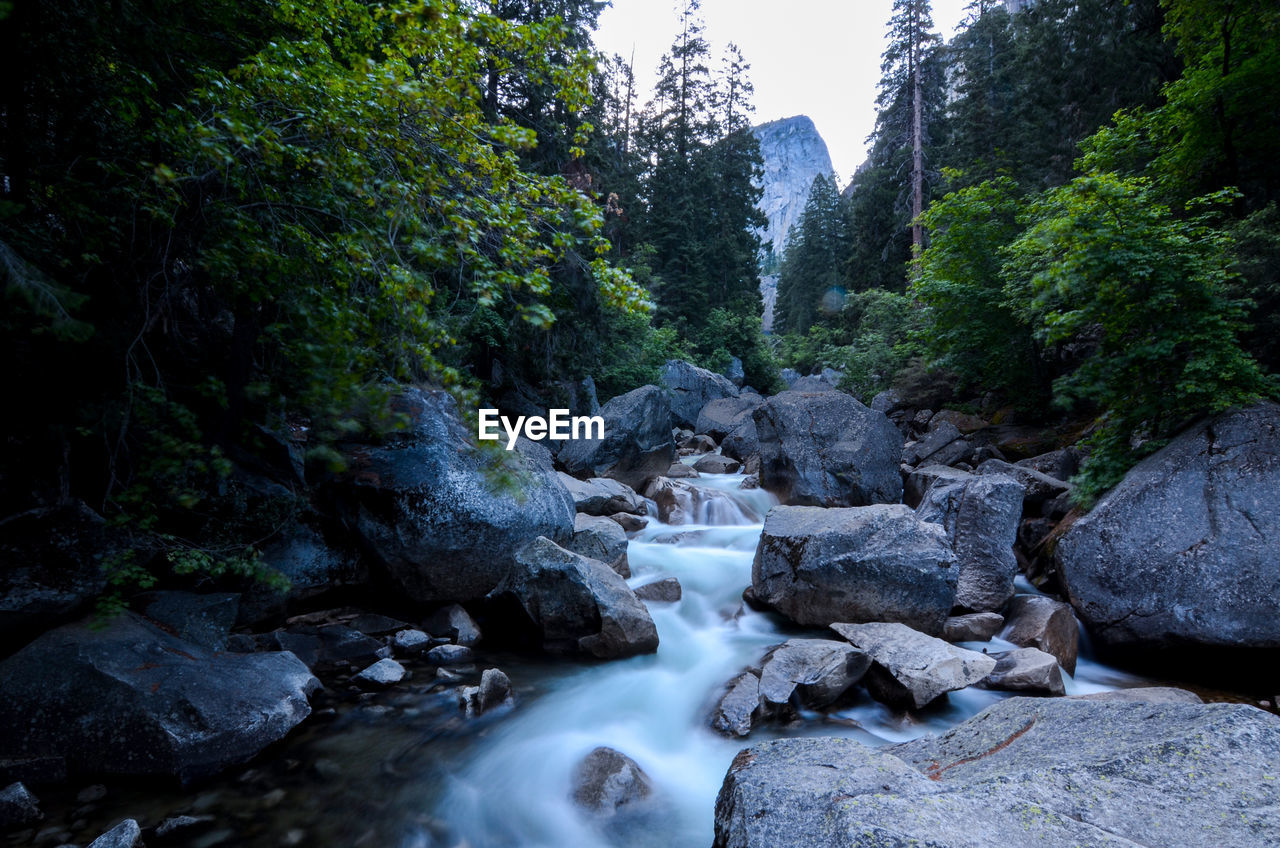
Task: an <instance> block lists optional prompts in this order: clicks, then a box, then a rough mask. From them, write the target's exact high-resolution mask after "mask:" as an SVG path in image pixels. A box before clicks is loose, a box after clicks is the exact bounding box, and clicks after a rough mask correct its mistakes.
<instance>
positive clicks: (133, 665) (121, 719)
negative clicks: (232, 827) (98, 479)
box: [0, 612, 320, 781]
mask: <svg viewBox="0 0 1280 848" xmlns="http://www.w3.org/2000/svg"><path fill="white" fill-rule="evenodd" d="M319 686H320V684H319V681H317V680H316V678H315V677H313V676H312V675H311V673H310V672H309V671H308V670H307V668H306V666H305V665H303V663H302V662H301V661H299V660H298V658H297V657H295V656H293V655H292V654H288V653H257V654H230V653H214V652H211V651H208V650H207V649H205V648H201V647H200V646H198V645H193V644H191V643H190V642H185V641H183V640H181V639H178V638H176V637H174V636H171V635H170V634H168V633H165V632H164V631H163V630H161V629H159V628H158V627H156V626H155V625H154V624H151V623H149V622H147V621H146V620H144V619H142V618H141V617H139V616H137V615H135V614H133V613H128V612H126V613H122V614H121V615H120V616H118V617H117V618H115V619H113V620H112V621H111V623H110V624H109V625H108V626H107V627H105V628H103V629H100V630H99V629H95V628H93V627H92V626H91V624H90V623H89V622H85V623H78V624H70V625H66V626H63V627H60V628H58V629H56V630H53V631H50V632H49V633H46V634H45V635H43V636H41V637H40V638H39V639H37V640H36V641H34V642H32V643H31V644H29V645H27V646H26V647H25V648H23V649H22V650H21V651H19V652H18V653H16V654H14V655H13V656H12V657H10V658H9V659H7V660H5V661H4V662H3V663H0V727H10V728H12V727H23V728H26V730H25V731H24V732H23V733H21V734H6V735H5V736H4V738H3V739H2V740H0V745H2V746H3V749H4V750H0V757H30V756H37V757H39V756H45V757H48V756H55V757H62V758H65V760H66V763H67V768H68V772H70V773H72V774H86V773H89V774H135V775H173V776H176V777H178V778H179V779H181V780H183V781H190V780H194V779H197V778H201V777H206V776H209V775H212V774H216V773H217V772H219V771H221V770H222V769H223V768H226V767H227V766H230V765H233V764H236V763H240V762H244V761H245V760H248V759H249V758H251V757H252V756H254V755H255V754H256V753H257V752H258V751H260V750H261V749H263V748H265V747H266V746H267V745H270V744H271V743H273V742H276V741H277V740H279V739H281V738H282V737H283V736H284V735H285V734H286V733H288V732H289V730H291V729H292V728H293V727H294V726H295V725H296V724H298V722H300V721H302V720H303V719H304V718H306V717H307V715H308V714H309V713H310V711H311V708H310V706H309V704H308V703H307V697H308V695H310V694H312V693H313V692H315V691H316V690H317V689H318V688H319ZM86 704H92V705H93V709H92V710H86V708H85V705H86Z"/></svg>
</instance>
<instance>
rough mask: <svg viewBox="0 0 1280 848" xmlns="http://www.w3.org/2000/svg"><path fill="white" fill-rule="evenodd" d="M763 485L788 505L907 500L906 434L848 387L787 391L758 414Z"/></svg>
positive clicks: (768, 403) (773, 399)
mask: <svg viewBox="0 0 1280 848" xmlns="http://www.w3.org/2000/svg"><path fill="white" fill-rule="evenodd" d="M752 415H753V420H754V421H755V425H756V434H757V437H758V439H759V443H760V446H759V452H760V484H761V485H762V486H763V487H764V488H765V489H768V490H769V491H771V492H773V493H774V494H776V495H777V496H778V498H779V499H780V500H781V501H782V502H783V503H784V504H791V505H805V506H866V505H868V504H875V503H898V502H899V501H901V500H902V476H901V475H900V474H899V472H898V460H899V458H900V456H901V452H902V436H901V435H900V434H899V433H898V430H897V428H896V427H894V426H893V424H891V423H890V422H889V419H888V418H886V417H885V416H884V414H883V413H880V412H875V411H873V410H871V409H868V408H867V407H865V406H863V405H862V404H861V403H859V402H858V401H857V400H856V399H855V398H853V397H852V396H850V395H847V394H844V393H843V392H827V393H823V394H804V393H801V392H783V393H782V394H779V395H774V396H773V397H771V398H769V399H768V400H767V401H765V402H764V404H762V405H761V406H760V407H759V408H758V409H756V411H755V412H754V413H753V414H752Z"/></svg>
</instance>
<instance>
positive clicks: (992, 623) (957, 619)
mask: <svg viewBox="0 0 1280 848" xmlns="http://www.w3.org/2000/svg"><path fill="white" fill-rule="evenodd" d="M1001 627H1004V616H1002V615H1000V614H999V613H995V612H973V613H969V614H968V615H957V616H952V617H951V618H948V619H947V623H946V624H945V625H944V626H943V628H942V638H943V639H946V640H947V641H948V642H989V641H991V637H992V636H995V635H996V634H997V633H999V632H1000V628H1001Z"/></svg>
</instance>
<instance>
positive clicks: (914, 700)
mask: <svg viewBox="0 0 1280 848" xmlns="http://www.w3.org/2000/svg"><path fill="white" fill-rule="evenodd" d="M831 629H832V630H834V631H835V632H837V633H839V634H840V635H841V636H843V637H844V638H845V639H848V640H849V642H850V643H851V644H853V645H856V646H857V647H859V648H861V649H862V650H864V651H866V653H867V655H868V656H869V657H870V658H871V661H872V667H871V670H870V671H868V672H867V677H866V682H867V691H869V692H870V693H871V694H872V696H873V697H875V698H876V699H877V700H880V701H883V702H885V703H886V704H890V705H892V706H896V707H905V708H908V709H920V708H921V707H923V706H925V705H926V704H929V703H930V702H932V701H933V700H935V699H936V698H938V697H940V696H942V695H945V694H946V693H948V692H954V691H955V690H957V689H963V688H965V687H966V686H972V685H974V684H975V683H980V682H982V681H983V680H985V679H986V677H987V675H989V674H990V673H991V671H992V670H993V669H994V668H995V667H996V661H995V660H994V659H992V658H991V657H989V656H987V655H986V654H980V653H978V652H977V651H967V650H965V649H964V648H957V647H956V646H955V645H952V644H950V643H949V642H944V641H943V640H941V639H935V638H934V637H932V636H927V635H925V634H924V633H920V632H919V631H916V630H912V629H911V628H910V627H907V626H906V625H905V624H897V623H883V622H875V623H871V624H833V625H831Z"/></svg>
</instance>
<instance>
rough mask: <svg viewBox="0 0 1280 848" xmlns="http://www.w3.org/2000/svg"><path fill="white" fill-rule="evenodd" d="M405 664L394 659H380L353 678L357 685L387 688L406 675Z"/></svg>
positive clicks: (370, 687)
mask: <svg viewBox="0 0 1280 848" xmlns="http://www.w3.org/2000/svg"><path fill="white" fill-rule="evenodd" d="M405 673H406V672H405V670H404V666H402V665H400V663H398V662H396V661H395V660H392V659H383V660H378V661H377V662H376V663H374V664H373V665H371V666H369V667H368V668H366V669H364V670H363V671H361V672H360V673H359V674H357V675H355V677H353V678H351V679H352V680H353V681H355V683H356V685H357V686H363V687H364V688H366V689H385V688H386V687H388V686H394V685H395V684H397V683H399V682H400V681H401V680H404V676H405Z"/></svg>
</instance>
